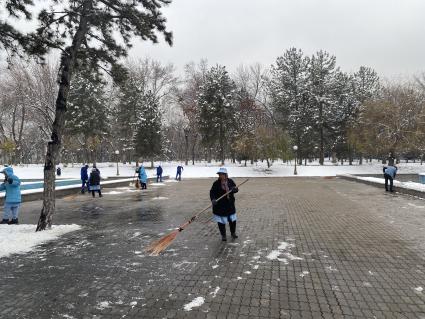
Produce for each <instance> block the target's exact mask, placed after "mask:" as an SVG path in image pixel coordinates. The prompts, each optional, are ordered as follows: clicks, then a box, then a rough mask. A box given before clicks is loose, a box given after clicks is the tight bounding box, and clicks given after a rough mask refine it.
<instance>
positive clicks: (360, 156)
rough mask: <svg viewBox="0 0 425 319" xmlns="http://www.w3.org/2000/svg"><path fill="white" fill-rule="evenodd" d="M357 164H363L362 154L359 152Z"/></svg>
mask: <svg viewBox="0 0 425 319" xmlns="http://www.w3.org/2000/svg"><path fill="white" fill-rule="evenodd" d="M359 165H363V154H362V153H360V154H359Z"/></svg>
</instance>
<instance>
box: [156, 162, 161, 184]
mask: <svg viewBox="0 0 425 319" xmlns="http://www.w3.org/2000/svg"><path fill="white" fill-rule="evenodd" d="M162 172H163V170H162V167H161V165H158V167H157V168H156V182H157V183H158V182H161V183H162Z"/></svg>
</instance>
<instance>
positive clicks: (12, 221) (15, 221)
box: [9, 218, 19, 225]
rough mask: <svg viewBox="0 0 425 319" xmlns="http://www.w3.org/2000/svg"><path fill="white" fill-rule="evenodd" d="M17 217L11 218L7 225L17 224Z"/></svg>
mask: <svg viewBox="0 0 425 319" xmlns="http://www.w3.org/2000/svg"><path fill="white" fill-rule="evenodd" d="M18 224H19V222H18V219H17V218H12V220H11V221H10V222H9V225H18Z"/></svg>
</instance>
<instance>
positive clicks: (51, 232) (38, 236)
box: [0, 224, 81, 258]
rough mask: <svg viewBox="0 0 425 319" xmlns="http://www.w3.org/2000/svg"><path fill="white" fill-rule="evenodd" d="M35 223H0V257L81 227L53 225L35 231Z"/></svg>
mask: <svg viewBox="0 0 425 319" xmlns="http://www.w3.org/2000/svg"><path fill="white" fill-rule="evenodd" d="M36 227H37V226H36V225H0V258H1V257H7V256H10V255H12V254H23V253H26V252H29V251H32V250H33V249H34V248H35V247H36V246H37V245H40V244H43V243H45V242H48V241H51V240H55V239H57V238H59V237H60V236H62V235H64V234H66V233H69V232H72V231H76V230H79V229H81V226H79V225H75V224H72V225H53V226H52V229H48V230H45V231H40V232H36V231H35V229H36Z"/></svg>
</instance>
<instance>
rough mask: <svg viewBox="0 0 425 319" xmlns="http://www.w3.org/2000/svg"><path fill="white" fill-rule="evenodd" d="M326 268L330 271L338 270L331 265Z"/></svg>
mask: <svg viewBox="0 0 425 319" xmlns="http://www.w3.org/2000/svg"><path fill="white" fill-rule="evenodd" d="M326 269H327V270H330V271H338V269H336V268H333V267H332V266H327V267H326Z"/></svg>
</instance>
